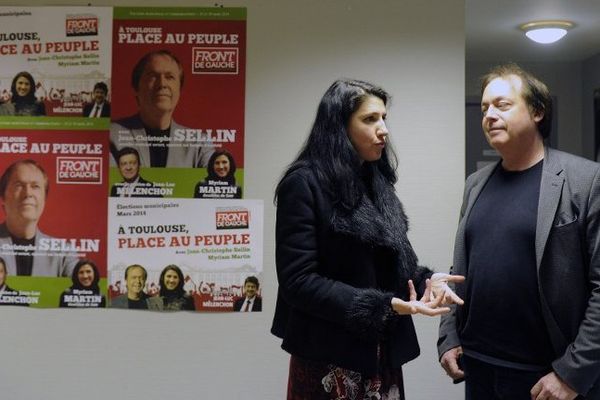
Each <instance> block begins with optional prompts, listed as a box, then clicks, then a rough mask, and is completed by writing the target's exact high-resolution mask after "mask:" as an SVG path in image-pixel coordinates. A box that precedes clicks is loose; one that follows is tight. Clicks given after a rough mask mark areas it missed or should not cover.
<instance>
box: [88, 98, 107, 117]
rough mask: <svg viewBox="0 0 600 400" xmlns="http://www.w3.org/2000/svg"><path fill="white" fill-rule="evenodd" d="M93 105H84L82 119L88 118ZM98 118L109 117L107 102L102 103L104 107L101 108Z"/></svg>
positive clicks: (92, 103)
mask: <svg viewBox="0 0 600 400" xmlns="http://www.w3.org/2000/svg"><path fill="white" fill-rule="evenodd" d="M94 104H96V103H95V102H91V103H87V104H86V105H84V106H83V113H82V115H83V116H84V117H89V116H90V113H91V112H92V108H94ZM100 116H101V117H110V103H109V102H108V101H105V102H104V107H102V111H101V112H100Z"/></svg>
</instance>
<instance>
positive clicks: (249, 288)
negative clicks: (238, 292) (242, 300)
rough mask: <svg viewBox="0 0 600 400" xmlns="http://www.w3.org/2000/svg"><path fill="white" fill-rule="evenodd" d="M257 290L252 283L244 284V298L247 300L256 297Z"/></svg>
mask: <svg viewBox="0 0 600 400" xmlns="http://www.w3.org/2000/svg"><path fill="white" fill-rule="evenodd" d="M257 290H258V287H257V286H256V284H254V283H252V282H246V283H245V284H244V293H246V297H248V298H250V297H254V296H256V291H257Z"/></svg>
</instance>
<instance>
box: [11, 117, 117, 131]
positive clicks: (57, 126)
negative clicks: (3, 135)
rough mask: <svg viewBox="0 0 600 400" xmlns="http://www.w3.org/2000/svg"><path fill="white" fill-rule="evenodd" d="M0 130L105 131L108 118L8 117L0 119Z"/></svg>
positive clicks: (108, 127)
mask: <svg viewBox="0 0 600 400" xmlns="http://www.w3.org/2000/svg"><path fill="white" fill-rule="evenodd" d="M0 129H32V130H84V131H105V130H109V129H110V118H88V117H21V116H10V117H2V118H0Z"/></svg>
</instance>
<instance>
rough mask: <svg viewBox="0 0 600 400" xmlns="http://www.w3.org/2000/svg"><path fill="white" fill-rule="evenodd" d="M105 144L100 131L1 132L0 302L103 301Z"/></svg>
mask: <svg viewBox="0 0 600 400" xmlns="http://www.w3.org/2000/svg"><path fill="white" fill-rule="evenodd" d="M107 149H108V136H107V133H106V131H61V130H57V131H39V130H6V129H5V130H2V132H0V153H1V154H2V157H0V174H1V176H0V192H1V193H0V196H1V197H0V203H1V205H2V207H1V210H0V257H2V264H3V265H4V268H0V281H2V282H0V286H2V285H3V284H6V285H7V286H8V287H9V288H10V289H11V290H8V291H6V290H5V291H4V292H2V294H1V295H0V304H28V305H30V306H37V307H58V306H59V305H60V306H65V307H100V306H103V305H104V302H105V301H104V295H103V293H105V292H106V273H107V272H106V271H107V268H106V257H107V249H106V234H107V218H106V216H107V202H106V190H107V182H106V176H107V169H108V168H107V161H108V152H107ZM82 260H84V261H85V263H86V264H85V265H84V264H82Z"/></svg>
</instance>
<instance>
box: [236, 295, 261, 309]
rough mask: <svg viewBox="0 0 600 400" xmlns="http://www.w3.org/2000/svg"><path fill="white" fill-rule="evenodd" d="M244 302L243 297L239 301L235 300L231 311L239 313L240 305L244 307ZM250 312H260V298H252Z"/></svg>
mask: <svg viewBox="0 0 600 400" xmlns="http://www.w3.org/2000/svg"><path fill="white" fill-rule="evenodd" d="M245 301H246V298H245V297H242V298H241V299H237V300H236V301H235V302H234V303H233V311H240V310H241V309H242V305H244V302H245ZM252 311H262V298H260V297H258V296H256V297H255V298H254V303H253V304H252Z"/></svg>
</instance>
